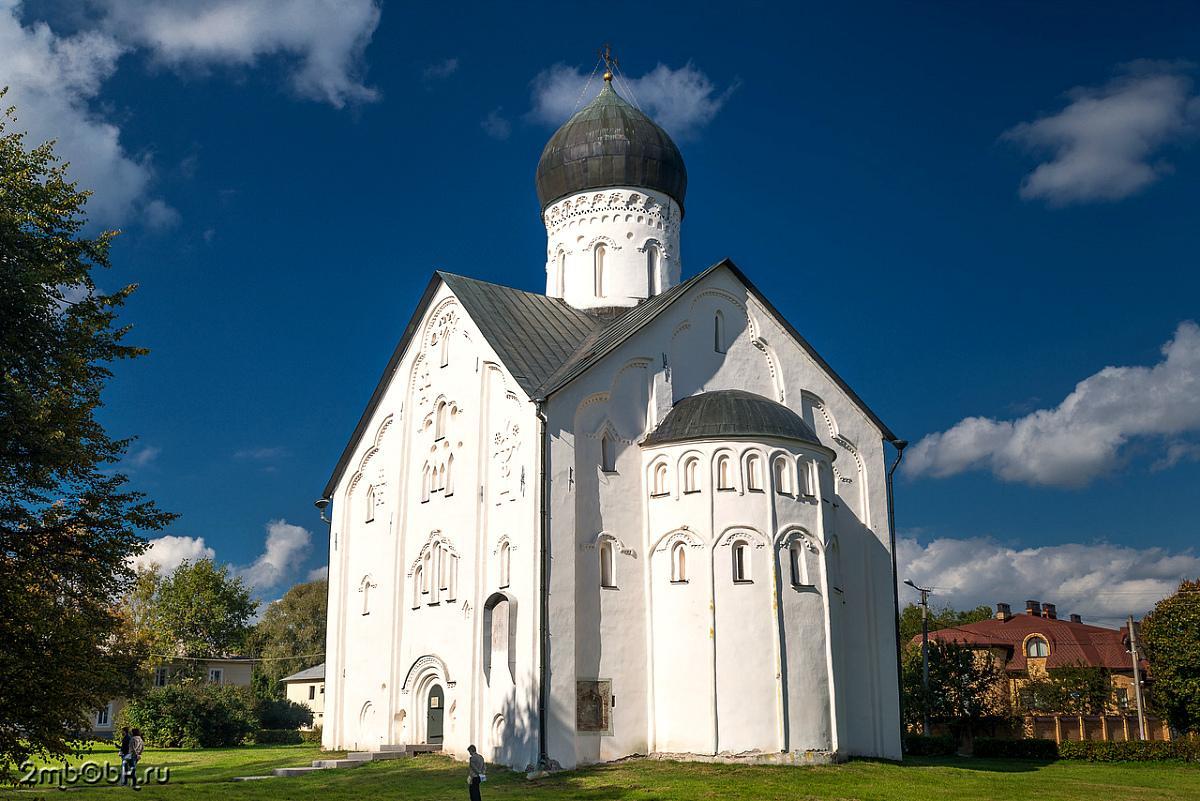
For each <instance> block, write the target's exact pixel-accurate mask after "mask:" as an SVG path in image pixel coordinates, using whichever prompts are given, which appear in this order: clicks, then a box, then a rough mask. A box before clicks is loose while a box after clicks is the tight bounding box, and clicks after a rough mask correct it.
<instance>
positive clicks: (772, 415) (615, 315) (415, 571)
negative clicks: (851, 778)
mask: <svg viewBox="0 0 1200 801" xmlns="http://www.w3.org/2000/svg"><path fill="white" fill-rule="evenodd" d="M608 78H609V76H606V83H605V85H604V88H603V90H602V91H601V93H600V94H599V96H598V97H597V98H596V99H595V100H594V101H593V102H591V103H590V104H589V105H587V106H586V107H585V108H583V109H582V110H581V111H579V112H578V113H577V114H575V116H574V117H572V118H571V119H570V120H569V121H568V122H567V123H566V124H565V125H563V127H562V128H560V129H559V130H558V131H557V132H556V133H555V134H554V136H553V137H552V138H551V139H550V142H549V143H548V144H547V145H546V148H545V151H544V152H543V154H542V157H541V162H540V163H539V165H538V168H537V190H538V196H539V200H540V202H541V206H542V219H543V220H544V222H545V226H546V233H547V238H548V241H547V248H546V291H545V294H535V293H530V292H524V291H520V290H517V289H511V288H508V287H503V286H497V285H494V284H489V283H484V282H482V281H477V280H474V279H471V278H465V277H462V276H458V275H451V274H447V273H441V272H439V273H436V274H435V275H434V276H433V277H432V279H431V280H430V282H429V286H428V288H427V289H426V291H425V294H424V296H423V297H422V298H421V301H420V303H419V304H418V306H417V308H416V310H415V312H414V313H413V316H412V318H411V320H410V321H409V323H408V327H407V328H406V329H405V331H404V334H403V336H402V338H401V339H400V343H399V344H398V345H397V347H396V349H395V352H394V353H393V355H392V357H391V360H390V361H389V363H388V365H387V367H386V369H385V370H384V373H383V377H382V378H381V379H380V381H379V384H378V386H377V388H376V389H375V391H374V394H373V395H372V396H371V399H370V402H369V403H368V405H367V408H366V410H365V411H364V412H363V415H362V418H361V419H360V420H359V422H358V425H357V427H356V428H355V430H354V433H353V436H352V437H351V439H350V441H349V443H348V444H347V446H346V448H345V451H344V453H343V454H342V456H341V458H340V460H339V461H338V464H337V467H336V469H335V470H334V473H333V476H332V478H331V479H330V481H329V484H328V485H327V487H326V488H325V492H324V495H323V500H322V501H321V502H319V503H320V504H321V505H328V506H329V509H330V514H331V519H332V523H331V525H330V541H329V627H328V645H327V650H326V672H325V677H326V679H325V680H326V694H325V704H326V706H325V721H324V734H323V743H324V745H325V746H326V747H328V748H339V749H341V748H345V749H354V750H364V749H366V750H370V749H378V748H379V747H380V746H382V745H385V744H401V743H403V744H418V743H430V744H433V743H440V744H441V745H442V746H443V749H444V750H445V751H446V752H448V753H450V754H453V755H455V756H458V757H465V755H466V749H467V746H468V745H469V744H472V743H474V744H476V745H477V746H478V747H479V749H480V750H481V752H482V753H483V754H484V756H485V757H486V758H487V759H488V760H489V761H491V762H494V763H499V764H504V765H508V766H510V767H512V768H514V769H519V770H520V769H527V768H530V767H534V766H538V765H554V764H555V763H557V765H559V766H562V767H564V768H569V767H573V766H576V765H580V764H586V763H592V762H598V761H604V760H612V759H617V758H620V757H624V756H627V755H631V754H678V755H696V756H700V757H708V758H743V759H759V760H762V761H779V762H806V761H807V762H811V761H830V760H838V759H842V758H845V757H848V756H854V755H858V756H876V757H886V758H893V759H898V758H900V739H899V731H900V724H899V711H898V708H897V707H898V705H897V676H896V629H895V606H894V595H893V574H892V558H891V553H890V550H889V538H888V528H889V526H888V503H887V500H888V499H887V488H886V481H885V469H886V467H885V443H886V442H888V441H892V440H894V436H893V435H892V434H891V432H890V431H889V430H888V429H887V427H886V426H885V425H884V424H883V423H882V422H881V421H880V420H879V418H878V417H876V415H875V414H873V413H872V412H871V410H870V409H868V408H867V406H866V405H865V404H864V403H863V402H862V400H860V399H859V397H858V396H857V395H856V394H855V393H854V391H853V390H851V389H850V387H848V386H847V385H846V383H845V382H844V381H842V379H840V378H839V377H838V375H837V374H836V373H834V372H833V370H832V368H830V366H829V365H828V364H826V363H825V361H824V360H823V359H822V358H821V357H820V356H819V355H818V354H817V353H816V352H815V351H814V350H813V348H812V347H811V346H810V345H809V344H808V342H806V341H805V340H804V338H803V337H802V336H801V335H800V334H799V333H798V332H797V331H796V329H795V328H793V327H792V326H791V325H790V324H789V323H788V322H787V320H785V319H784V318H783V317H782V316H781V315H780V314H779V312H778V311H777V310H776V309H775V307H774V306H772V305H771V303H770V302H769V301H768V300H767V299H766V298H765V297H763V295H762V293H761V292H759V290H758V289H756V288H755V286H754V285H753V284H752V283H751V282H750V281H749V280H748V279H747V277H746V276H745V274H743V273H742V271H741V270H739V269H738V268H737V267H736V266H735V265H734V264H733V263H732V262H730V261H728V260H726V261H722V262H720V263H718V264H716V265H714V266H711V267H709V268H708V269H705V270H703V271H702V272H699V273H698V274H696V275H694V276H692V277H691V278H689V279H688V280H686V281H682V280H681V265H680V231H681V225H682V222H683V217H684V195H685V191H686V186H687V173H686V170H685V168H684V163H683V159H682V157H681V156H680V153H679V150H678V149H677V147H676V146H675V144H674V143H673V142H672V141H671V139H670V138H669V137H668V135H667V134H666V133H665V132H664V131H663V130H662V129H661V128H660V127H658V126H657V125H656V124H655V123H653V122H652V121H651V120H650V119H649V118H648V117H647V116H646V115H645V114H643V113H642V112H641V111H639V110H638V109H637V108H635V107H634V106H632V105H631V104H629V103H627V102H626V101H625V100H624V99H622V98H621V97H620V96H619V95H618V94H617V92H616V91H614V89H613V88H612V86H611V81H610V80H608Z"/></svg>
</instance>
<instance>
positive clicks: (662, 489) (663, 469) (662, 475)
mask: <svg viewBox="0 0 1200 801" xmlns="http://www.w3.org/2000/svg"><path fill="white" fill-rule="evenodd" d="M650 493H651V494H652V495H666V494H667V464H666V462H659V463H658V464H656V465H655V466H654V483H653V484H652V485H651V488H650Z"/></svg>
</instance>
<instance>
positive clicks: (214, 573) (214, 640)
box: [151, 559, 258, 660]
mask: <svg viewBox="0 0 1200 801" xmlns="http://www.w3.org/2000/svg"><path fill="white" fill-rule="evenodd" d="M257 608H258V604H257V603H256V602H255V601H254V600H253V599H252V598H251V597H250V589H249V588H248V587H247V586H246V584H245V583H244V582H243V581H242V579H240V578H238V577H235V576H232V575H230V573H229V568H228V566H226V565H223V564H221V565H219V564H217V563H216V562H214V561H213V560H212V559H201V560H199V561H197V562H186V561H185V562H183V563H182V564H181V565H179V567H177V568H175V570H174V571H173V572H172V573H171V575H169V576H167V577H166V578H164V579H163V580H162V581H161V583H160V585H159V587H158V590H157V591H156V593H155V595H154V599H153V601H152V612H151V615H152V618H153V621H154V622H153V626H154V628H155V629H156V630H157V637H158V639H159V641H160V642H162V643H165V644H166V647H167V649H168V651H167V653H166V654H164V655H163V658H164V659H170V658H181V657H182V658H186V659H189V660H195V659H205V658H208V657H214V656H228V655H231V654H234V653H237V652H239V651H241V650H243V649H244V648H245V646H246V637H247V635H249V633H250V619H251V618H252V617H254V612H255V610H256V609H257Z"/></svg>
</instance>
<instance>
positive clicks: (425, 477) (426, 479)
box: [421, 464, 433, 503]
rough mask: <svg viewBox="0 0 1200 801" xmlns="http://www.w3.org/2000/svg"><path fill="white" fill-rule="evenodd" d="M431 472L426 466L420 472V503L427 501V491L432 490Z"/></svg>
mask: <svg viewBox="0 0 1200 801" xmlns="http://www.w3.org/2000/svg"><path fill="white" fill-rule="evenodd" d="M432 472H433V470H432V468H430V466H429V465H428V464H427V465H425V469H424V470H422V471H421V503H425V502H426V501H428V500H429V491H430V490H431V489H432V485H433V478H432V476H431V474H432Z"/></svg>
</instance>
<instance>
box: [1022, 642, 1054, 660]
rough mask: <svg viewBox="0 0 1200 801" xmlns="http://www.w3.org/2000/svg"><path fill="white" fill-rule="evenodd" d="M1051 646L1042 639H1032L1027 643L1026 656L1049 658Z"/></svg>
mask: <svg viewBox="0 0 1200 801" xmlns="http://www.w3.org/2000/svg"><path fill="white" fill-rule="evenodd" d="M1049 655H1050V645H1049V643H1047V642H1046V641H1045V640H1044V639H1043V638H1041V637H1030V638H1029V639H1028V640H1026V641H1025V656H1033V657H1040V656H1049Z"/></svg>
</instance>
